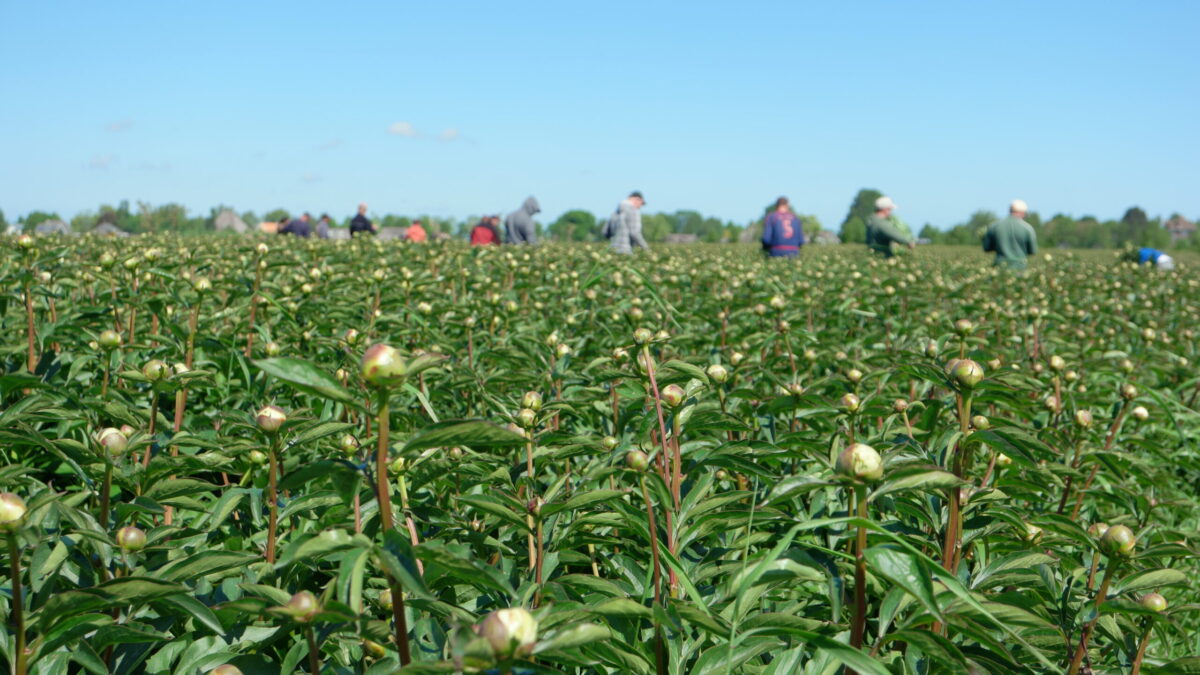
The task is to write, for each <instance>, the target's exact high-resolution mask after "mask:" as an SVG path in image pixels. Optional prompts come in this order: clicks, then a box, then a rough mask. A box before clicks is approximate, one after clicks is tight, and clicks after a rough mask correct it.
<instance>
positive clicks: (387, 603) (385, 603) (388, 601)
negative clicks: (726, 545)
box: [378, 588, 392, 610]
mask: <svg viewBox="0 0 1200 675" xmlns="http://www.w3.org/2000/svg"><path fill="white" fill-rule="evenodd" d="M378 600H379V606H380V607H382V608H384V609H385V610H390V609H391V608H392V590H391V589H390V588H385V589H383V590H382V591H379V598H378Z"/></svg>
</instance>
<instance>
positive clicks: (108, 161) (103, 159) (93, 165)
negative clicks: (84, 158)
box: [87, 155, 117, 171]
mask: <svg viewBox="0 0 1200 675" xmlns="http://www.w3.org/2000/svg"><path fill="white" fill-rule="evenodd" d="M116 159H117V158H116V157H113V156H112V155H95V156H93V157H92V158H91V159H90V160H89V161H88V163H87V167H88V168H89V169H96V170H97V171H106V170H108V169H109V168H110V167H111V166H112V164H113V162H114V161H116Z"/></svg>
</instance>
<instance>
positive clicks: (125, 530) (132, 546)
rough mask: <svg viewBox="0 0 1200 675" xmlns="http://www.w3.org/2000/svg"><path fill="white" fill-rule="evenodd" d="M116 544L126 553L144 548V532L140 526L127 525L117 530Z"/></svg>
mask: <svg viewBox="0 0 1200 675" xmlns="http://www.w3.org/2000/svg"><path fill="white" fill-rule="evenodd" d="M117 546H120V547H121V550H122V551H125V552H126V553H133V552H135V551H140V550H142V549H144V548H146V533H145V532H143V531H142V530H141V529H140V528H137V527H134V526H133V525H128V526H126V527H122V528H121V529H119V530H117Z"/></svg>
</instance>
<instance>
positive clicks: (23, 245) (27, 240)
mask: <svg viewBox="0 0 1200 675" xmlns="http://www.w3.org/2000/svg"><path fill="white" fill-rule="evenodd" d="M17 248H19V249H22V250H25V251H28V250H30V249H32V248H33V237H31V236H29V235H28V234H22V235H21V236H19V237H17Z"/></svg>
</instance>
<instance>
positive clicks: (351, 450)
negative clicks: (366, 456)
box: [338, 434, 358, 457]
mask: <svg viewBox="0 0 1200 675" xmlns="http://www.w3.org/2000/svg"><path fill="white" fill-rule="evenodd" d="M338 447H339V448H341V450H342V454H343V455H345V456H347V457H353V456H355V455H356V454H358V439H357V438H355V437H354V436H353V435H351V434H346V435H345V436H342V440H341V442H340V443H338Z"/></svg>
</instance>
